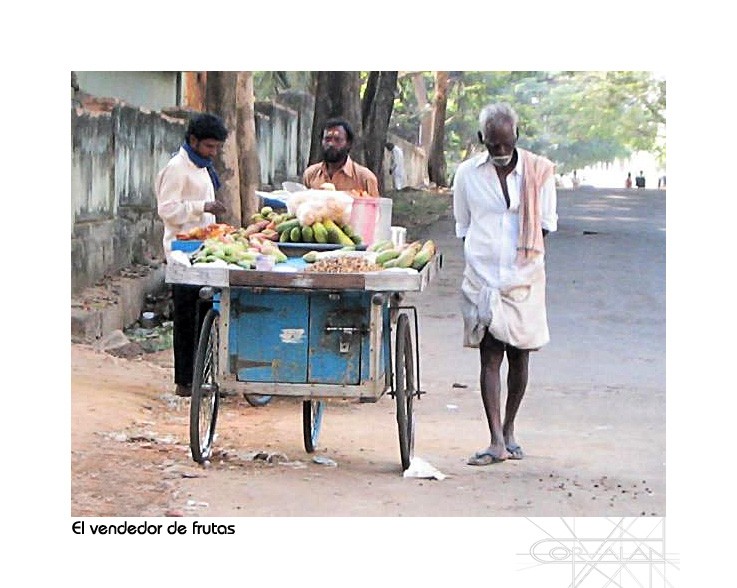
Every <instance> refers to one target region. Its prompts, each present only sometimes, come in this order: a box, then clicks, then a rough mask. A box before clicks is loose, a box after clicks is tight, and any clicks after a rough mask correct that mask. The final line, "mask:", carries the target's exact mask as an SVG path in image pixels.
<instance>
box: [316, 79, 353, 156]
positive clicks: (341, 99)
mask: <svg viewBox="0 0 737 588" xmlns="http://www.w3.org/2000/svg"><path fill="white" fill-rule="evenodd" d="M360 89H361V78H360V75H359V72H357V71H319V72H317V84H316V90H315V116H314V118H313V121H312V141H311V143H310V160H309V162H310V164H313V163H316V162H318V161H321V160H322V146H321V142H322V125H323V124H324V123H325V122H326V121H327V120H328V119H330V118H333V117H340V118H344V119H345V120H347V121H348V122H349V123H350V125H351V126H352V127H353V131H354V132H355V137H354V139H353V147H352V149H351V158H352V159H354V160H355V161H358V162H359V163H363V162H364V155H363V138H362V132H361V100H360Z"/></svg>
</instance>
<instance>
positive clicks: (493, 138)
mask: <svg viewBox="0 0 737 588" xmlns="http://www.w3.org/2000/svg"><path fill="white" fill-rule="evenodd" d="M517 124H518V117H517V114H516V112H515V111H514V110H513V109H512V107H511V106H509V105H508V104H505V103H500V104H491V105H489V106H487V107H485V108H484V109H483V110H482V111H481V114H480V116H479V127H480V129H481V130H480V131H479V133H478V137H479V140H480V141H481V143H483V144H484V146H485V147H486V151H485V152H484V153H482V154H480V155H477V156H475V157H473V158H471V159H468V160H466V161H464V162H463V163H461V165H460V166H459V167H458V170H457V172H456V175H455V180H454V183H453V212H454V216H455V221H456V236H457V237H458V238H461V239H463V241H464V244H463V253H464V258H465V270H464V273H463V282H462V285H461V291H462V296H461V307H462V311H463V321H464V333H463V338H464V340H463V345H464V346H465V347H475V348H479V350H480V355H481V398H482V401H483V406H484V412H485V415H486V419H487V422H488V425H489V433H490V443H489V446H488V447H486V448H484V449H482V450H480V451H478V452H476V453H474V454H473V455H472V456H471V457H470V458H469V459H468V463H469V464H470V465H488V464H492V463H497V462H501V461H505V460H507V459H522V458H523V457H524V453H523V451H522V448H521V447H520V445H519V444H518V443H517V439H516V438H515V431H514V419H515V417H516V416H517V411H518V410H519V407H520V404H521V403H522V398H523V396H524V394H525V390H526V388H527V379H528V364H529V355H530V351H534V350H537V349H539V348H540V347H542V346H543V345H545V344H546V343H547V342H548V341H549V339H550V335H549V332H548V322H547V315H546V309H545V244H544V239H543V238H544V236H545V235H547V234H548V232H551V231H555V230H556V229H557V219H558V217H557V213H556V200H557V195H556V191H555V174H554V166H553V164H552V163H551V162H550V161H549V160H547V159H545V158H544V157H541V156H538V155H535V154H533V153H531V152H529V151H526V150H524V149H520V148H518V147H517V139H518V138H519V131H518V127H517ZM505 355H506V358H507V363H508V375H507V400H506V404H505V411H504V420H503V421H502V416H501V376H500V371H501V366H502V362H503V360H504V357H505Z"/></svg>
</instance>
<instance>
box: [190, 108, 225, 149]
mask: <svg viewBox="0 0 737 588" xmlns="http://www.w3.org/2000/svg"><path fill="white" fill-rule="evenodd" d="M192 135H194V137H195V139H197V140H198V141H203V140H204V139H217V140H218V141H225V139H226V138H227V137H228V129H226V128H225V124H223V119H221V118H220V117H219V116H215V115H214V114H209V113H207V112H206V113H203V114H198V115H196V116H194V117H193V118H192V119H191V120H190V121H189V125H188V126H187V132H186V133H185V135H184V139H185V141H187V142H189V138H190V136H192Z"/></svg>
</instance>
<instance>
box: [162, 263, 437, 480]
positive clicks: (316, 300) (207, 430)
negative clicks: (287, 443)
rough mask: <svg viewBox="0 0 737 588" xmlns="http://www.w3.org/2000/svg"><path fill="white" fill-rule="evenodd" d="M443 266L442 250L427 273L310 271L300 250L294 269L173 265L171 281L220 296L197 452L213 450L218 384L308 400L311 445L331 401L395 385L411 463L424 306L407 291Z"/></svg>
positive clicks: (201, 378) (306, 427) (196, 388)
mask: <svg viewBox="0 0 737 588" xmlns="http://www.w3.org/2000/svg"><path fill="white" fill-rule="evenodd" d="M279 265H282V264H279ZM441 265H442V256H441V255H440V254H436V255H435V256H434V257H433V258H432V259H431V260H430V262H429V263H428V264H427V265H426V266H425V267H424V268H423V270H422V271H420V272H401V271H400V272H396V271H386V270H385V271H380V272H370V273H339V274H329V273H321V272H306V271H304V269H305V264H304V262H302V260H301V259H299V258H297V259H290V260H289V261H288V262H287V264H285V265H284V266H283V268H284V269H288V270H291V271H254V270H235V269H227V268H212V267H206V266H197V265H195V266H186V265H181V264H176V263H170V264H168V266H167V274H166V280H167V282H168V283H175V284H176V283H179V284H196V285H200V286H202V289H201V290H200V296H201V297H203V298H206V299H209V300H212V303H213V304H212V308H211V309H210V310H208V311H207V314H206V315H205V318H204V322H203V326H202V329H201V332H200V337H199V343H198V345H197V351H196V354H195V365H194V378H193V383H192V400H191V406H190V448H191V451H192V457H193V459H194V460H195V461H197V462H199V463H202V462H204V461H206V460H208V459H209V457H210V456H211V454H212V448H213V440H214V436H215V425H216V422H217V415H218V408H219V403H220V395H219V393H218V391H219V388H220V387H221V386H223V387H224V388H228V389H235V390H236V391H242V392H243V394H244V395H246V396H247V397H250V398H251V399H253V398H269V397H271V396H287V397H294V398H298V399H301V400H302V415H303V419H302V420H303V438H304V447H305V450H306V451H307V452H308V453H311V452H313V451H314V450H315V448H316V446H317V443H318V439H319V435H320V426H321V423H322V417H323V413H324V410H325V405H326V402H325V401H326V400H329V399H355V400H357V401H359V402H376V401H377V400H379V399H380V398H381V397H382V396H383V395H384V394H386V393H387V392H388V393H389V394H390V396H392V397H393V398H394V400H395V401H396V413H397V425H398V430H399V449H400V457H401V464H402V469H403V470H405V469H407V468H408V467H409V463H410V458H411V454H412V450H413V449H412V448H413V441H414V427H413V414H412V405H413V400H414V398H415V397H418V398H419V396H420V394H422V391H421V388H420V385H419V367H420V365H419V349H418V341H419V327H418V320H417V310H416V308H415V307H414V306H404V305H402V299H403V298H404V293H405V292H409V291H422V290H424V289H425V287H426V286H427V285H428V284H429V282H430V280H431V279H432V278H433V276H434V275H435V274H436V273H437V272H438V271H439V269H440V267H441ZM277 267H279V266H277ZM251 403H252V404H253V403H254V402H253V401H252V400H251Z"/></svg>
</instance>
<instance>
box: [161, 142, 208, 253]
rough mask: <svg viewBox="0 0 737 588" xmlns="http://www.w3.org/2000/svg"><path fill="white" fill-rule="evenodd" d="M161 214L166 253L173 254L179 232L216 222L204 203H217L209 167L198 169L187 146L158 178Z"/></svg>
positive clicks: (171, 160) (173, 158) (181, 148)
mask: <svg viewBox="0 0 737 588" xmlns="http://www.w3.org/2000/svg"><path fill="white" fill-rule="evenodd" d="M156 200H157V202H158V212H159V216H160V217H161V219H162V220H163V221H164V252H165V253H168V252H169V251H171V242H172V241H173V240H174V239H175V238H176V235H177V233H186V232H187V231H189V230H190V229H194V228H195V227H206V226H207V225H209V224H212V223H214V222H216V220H215V215H214V214H210V213H209V212H205V203H206V202H214V201H215V188H214V187H213V185H212V180H211V179H210V174H209V173H208V172H207V168H204V167H197V166H196V165H195V164H194V163H192V160H191V159H190V158H189V155H187V152H186V151H185V150H184V147H180V148H179V152H178V153H177V154H176V155H174V157H172V158H171V159H170V160H169V163H167V165H166V167H164V169H162V170H161V171H160V172H159V175H158V177H157V178H156Z"/></svg>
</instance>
